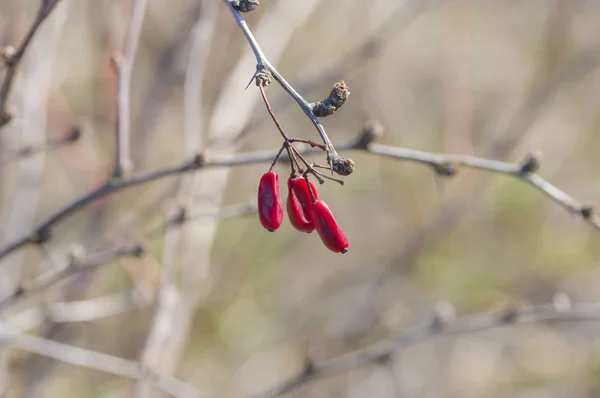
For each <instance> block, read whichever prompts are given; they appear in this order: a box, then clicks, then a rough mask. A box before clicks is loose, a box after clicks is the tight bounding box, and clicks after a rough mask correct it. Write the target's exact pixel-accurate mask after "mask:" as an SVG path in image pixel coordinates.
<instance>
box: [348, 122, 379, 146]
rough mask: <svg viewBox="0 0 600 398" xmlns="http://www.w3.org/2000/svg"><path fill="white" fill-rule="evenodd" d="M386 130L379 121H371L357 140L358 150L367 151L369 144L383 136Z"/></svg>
mask: <svg viewBox="0 0 600 398" xmlns="http://www.w3.org/2000/svg"><path fill="white" fill-rule="evenodd" d="M383 132H384V128H383V125H382V124H381V123H379V122H378V121H377V120H369V121H368V122H367V123H366V124H365V127H364V128H363V130H362V132H361V133H360V135H359V136H358V138H357V140H356V144H354V146H355V147H356V148H357V149H367V147H368V146H369V144H370V143H371V142H373V141H375V140H376V139H377V137H381V136H382V135H383Z"/></svg>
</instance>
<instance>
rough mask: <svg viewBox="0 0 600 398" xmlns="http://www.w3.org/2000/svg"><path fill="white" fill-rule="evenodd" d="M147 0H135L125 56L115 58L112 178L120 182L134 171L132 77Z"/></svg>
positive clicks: (119, 55) (120, 55)
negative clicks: (115, 98) (115, 85)
mask: <svg viewBox="0 0 600 398" xmlns="http://www.w3.org/2000/svg"><path fill="white" fill-rule="evenodd" d="M147 3H148V0H135V1H134V5H133V12H132V15H131V22H130V24H129V30H128V31H127V39H126V42H125V49H124V51H123V54H118V55H115V56H114V57H113V66H114V68H115V73H116V74H117V110H116V120H115V160H114V162H115V166H114V170H113V177H115V178H120V177H122V176H123V175H124V174H127V173H129V172H130V171H131V168H132V163H131V156H130V150H129V143H130V139H131V76H132V72H133V62H134V60H135V54H136V52H137V48H138V43H139V40H140V34H141V31H142V23H143V22H144V14H145V12H146V5H147Z"/></svg>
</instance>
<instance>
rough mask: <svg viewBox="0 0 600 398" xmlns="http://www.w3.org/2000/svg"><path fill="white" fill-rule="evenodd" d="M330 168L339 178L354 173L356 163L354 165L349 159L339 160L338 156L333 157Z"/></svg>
mask: <svg viewBox="0 0 600 398" xmlns="http://www.w3.org/2000/svg"><path fill="white" fill-rule="evenodd" d="M331 167H332V169H333V171H335V172H336V173H337V174H339V175H341V176H348V175H350V174H352V172H353V171H354V168H355V167H356V163H354V160H352V159H350V158H341V157H339V156H335V157H334V158H333V159H332V160H331Z"/></svg>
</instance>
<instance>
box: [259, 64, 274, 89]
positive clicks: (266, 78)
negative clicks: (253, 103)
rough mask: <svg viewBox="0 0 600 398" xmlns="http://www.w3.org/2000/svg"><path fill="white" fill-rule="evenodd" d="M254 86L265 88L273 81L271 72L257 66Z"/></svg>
mask: <svg viewBox="0 0 600 398" xmlns="http://www.w3.org/2000/svg"><path fill="white" fill-rule="evenodd" d="M254 78H255V80H256V85H257V86H259V87H267V86H268V85H269V84H271V82H272V81H273V78H272V76H271V72H269V70H268V69H267V68H266V67H264V66H260V65H259V66H257V70H256V74H255V75H254Z"/></svg>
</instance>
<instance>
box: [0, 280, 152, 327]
mask: <svg viewBox="0 0 600 398" xmlns="http://www.w3.org/2000/svg"><path fill="white" fill-rule="evenodd" d="M148 304H149V302H148V300H146V299H145V298H144V295H143V294H141V292H140V290H138V289H137V288H132V289H129V290H126V291H124V292H121V293H116V294H111V295H108V296H102V297H97V298H93V299H89V300H78V301H63V302H51V303H46V302H41V303H39V304H38V305H34V306H33V307H31V308H27V309H25V310H23V311H19V312H17V313H15V314H10V315H8V316H6V317H3V319H2V320H3V323H4V324H5V325H6V326H8V327H9V328H10V329H11V330H15V331H17V332H25V331H28V330H31V329H34V328H38V327H39V326H40V325H42V324H44V322H46V321H48V320H50V321H52V323H54V324H56V323H73V322H94V321H97V320H100V319H103V318H106V317H110V316H115V315H118V314H122V313H125V312H129V311H131V310H134V309H137V308H140V307H143V306H145V305H148Z"/></svg>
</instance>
